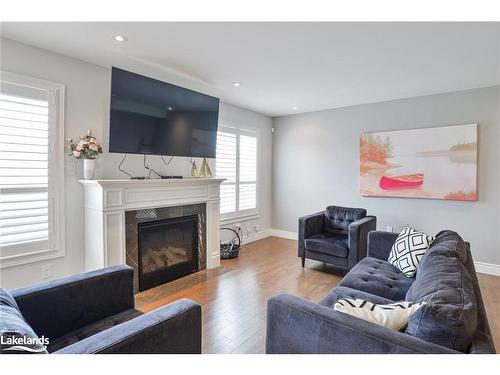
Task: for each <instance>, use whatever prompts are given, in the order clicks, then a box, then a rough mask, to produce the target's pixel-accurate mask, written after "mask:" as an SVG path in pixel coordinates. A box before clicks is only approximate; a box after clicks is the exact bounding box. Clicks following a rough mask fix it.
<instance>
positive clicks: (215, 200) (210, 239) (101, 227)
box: [80, 178, 224, 271]
mask: <svg viewBox="0 0 500 375" xmlns="http://www.w3.org/2000/svg"><path fill="white" fill-rule="evenodd" d="M222 181H224V179H220V178H183V179H163V180H159V179H149V180H81V181H80V183H81V184H82V185H83V186H84V192H85V193H84V194H85V201H84V209H85V269H86V271H90V270H94V269H98V268H102V267H108V266H112V265H115V264H124V263H126V257H125V212H126V211H132V210H134V211H135V210H141V209H145V208H160V207H173V206H183V205H187V204H197V203H205V206H206V226H207V228H206V232H207V251H206V254H207V255H206V256H207V268H216V267H218V266H219V265H220V234H219V230H220V184H221V182H222Z"/></svg>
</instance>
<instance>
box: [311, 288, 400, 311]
mask: <svg viewBox="0 0 500 375" xmlns="http://www.w3.org/2000/svg"><path fill="white" fill-rule="evenodd" d="M342 298H357V299H363V300H366V301H370V302H372V303H379V304H382V305H383V304H388V303H393V302H394V301H393V300H390V299H388V298H384V297H380V296H376V295H374V294H370V293H366V292H363V291H361V290H356V289H352V288H348V287H345V286H338V287H336V288H333V289H332V290H330V291H329V292H328V294H327V295H326V296H325V297H324V298H323V299H322V300H321V301H319V302H318V304H319V305H321V306H324V307H328V308H330V309H333V306H334V305H335V303H336V302H337V301H338V300H339V299H342Z"/></svg>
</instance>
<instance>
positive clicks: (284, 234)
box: [270, 229, 299, 240]
mask: <svg viewBox="0 0 500 375" xmlns="http://www.w3.org/2000/svg"><path fill="white" fill-rule="evenodd" d="M270 232H271V234H270V236H274V237H280V238H286V239H287V240H297V239H298V237H299V235H298V233H296V232H289V231H286V230H280V229H270Z"/></svg>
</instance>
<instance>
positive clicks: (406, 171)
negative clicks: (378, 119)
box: [360, 124, 478, 201]
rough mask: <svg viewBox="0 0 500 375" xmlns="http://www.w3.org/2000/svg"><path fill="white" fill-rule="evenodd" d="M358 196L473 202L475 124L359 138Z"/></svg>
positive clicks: (475, 167) (474, 192)
mask: <svg viewBox="0 0 500 375" xmlns="http://www.w3.org/2000/svg"><path fill="white" fill-rule="evenodd" d="M360 192H361V195H364V196H374V197H405V198H429V199H450V200H460V201H476V200H477V199H478V198H477V124H469V125H457V126H443V127H436V128H422V129H412V130H397V131H386V132H376V133H363V134H362V135H361V140H360Z"/></svg>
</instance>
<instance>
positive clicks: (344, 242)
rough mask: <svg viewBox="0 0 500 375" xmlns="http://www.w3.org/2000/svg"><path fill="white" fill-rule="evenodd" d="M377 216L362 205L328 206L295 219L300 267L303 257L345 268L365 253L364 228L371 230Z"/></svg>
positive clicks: (303, 261) (365, 238) (353, 263)
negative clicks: (368, 213) (297, 220)
mask: <svg viewBox="0 0 500 375" xmlns="http://www.w3.org/2000/svg"><path fill="white" fill-rule="evenodd" d="M376 226H377V218H376V217H375V216H367V215H366V210H365V209H363V208H348V207H340V206H329V207H327V208H326V210H325V211H323V212H318V213H316V214H312V215H308V216H304V217H301V218H300V219H299V241H298V247H299V248H298V255H299V257H300V258H301V259H302V267H304V266H305V260H306V258H309V259H314V260H318V261H320V262H325V263H329V264H332V265H334V266H335V267H336V268H338V269H340V270H342V271H349V270H350V269H351V268H352V267H354V266H355V265H356V263H358V262H359V261H360V260H361V259H363V258H365V257H366V243H367V237H368V232H370V231H372V230H375V229H376Z"/></svg>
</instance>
